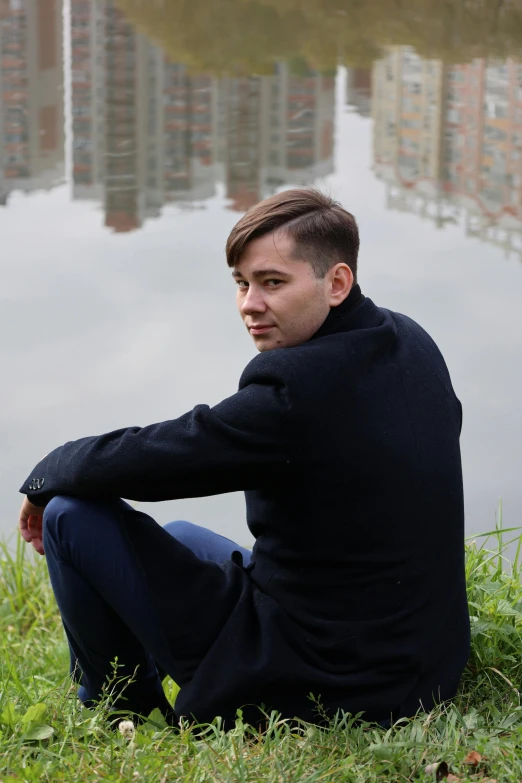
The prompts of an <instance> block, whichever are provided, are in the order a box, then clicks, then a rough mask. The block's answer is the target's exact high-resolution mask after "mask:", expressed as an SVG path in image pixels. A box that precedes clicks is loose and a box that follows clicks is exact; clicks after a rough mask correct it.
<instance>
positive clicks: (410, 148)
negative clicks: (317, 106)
mask: <svg viewBox="0 0 522 783" xmlns="http://www.w3.org/2000/svg"><path fill="white" fill-rule="evenodd" d="M373 85H374V88H373V118H374V166H375V173H376V175H377V176H378V177H379V178H381V179H382V180H384V181H385V182H386V184H387V205H388V207H389V208H390V209H397V210H402V211H410V212H414V213H416V214H418V215H419V216H421V217H423V218H427V219H430V220H432V221H433V222H434V223H435V224H436V225H437V226H438V227H441V226H443V225H444V224H445V223H454V222H457V221H460V220H462V221H463V223H464V227H465V230H466V233H467V234H468V235H469V236H472V237H477V238H479V239H481V240H483V241H485V242H488V243H491V244H494V245H497V246H499V247H500V248H502V249H503V250H504V251H505V252H506V253H507V254H508V255H509V254H510V253H512V252H513V253H515V254H517V255H518V256H519V257H520V258H522V155H521V153H522V65H521V64H519V63H516V62H514V61H513V60H506V61H503V62H499V61H495V62H489V61H488V60H485V59H475V60H473V61H472V62H471V63H469V64H465V65H447V64H444V63H442V62H441V61H440V60H427V59H423V58H421V57H419V56H418V55H417V54H415V53H414V51H413V50H412V49H410V48H409V47H395V48H392V49H390V50H389V51H388V52H387V54H386V56H385V57H383V58H382V59H380V60H378V61H377V62H376V63H375V64H374V67H373Z"/></svg>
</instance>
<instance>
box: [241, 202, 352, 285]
mask: <svg viewBox="0 0 522 783" xmlns="http://www.w3.org/2000/svg"><path fill="white" fill-rule="evenodd" d="M277 229H283V230H284V231H285V232H286V234H287V235H288V236H289V237H290V238H291V239H292V240H293V242H294V250H293V254H292V256H293V258H294V259H295V260H302V261H308V262H309V263H310V264H311V266H312V268H313V270H314V273H315V276H316V277H324V276H325V275H326V273H327V271H328V270H329V269H330V268H331V267H332V266H334V265H335V264H338V263H341V262H342V263H345V264H347V265H348V266H349V267H350V269H351V270H352V272H353V276H354V280H355V281H357V254H358V252H359V231H358V228H357V223H356V222H355V218H354V216H353V215H352V214H350V212H347V211H346V210H345V209H343V207H342V206H341V205H340V204H339V203H338V202H337V201H334V200H333V199H331V198H330V197H329V196H326V195H324V193H320V192H319V191H318V190H314V189H312V188H304V189H301V188H295V189H293V190H283V191H282V192H281V193H276V194H275V195H273V196H270V197H269V198H266V199H265V200H264V201H260V202H259V204H255V206H253V207H251V209H249V210H248V212H246V213H245V214H244V215H243V217H242V218H241V219H240V220H239V221H238V222H237V223H236V225H235V226H234V228H233V229H232V231H231V232H230V235H229V237H228V239H227V245H226V254H227V264H228V265H229V266H236V264H238V263H239V259H240V257H241V254H242V253H243V251H244V249H245V247H246V246H247V244H248V242H251V241H252V240H253V239H257V238H258V237H261V236H263V235H264V234H269V233H270V232H272V231H277Z"/></svg>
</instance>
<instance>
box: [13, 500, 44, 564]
mask: <svg viewBox="0 0 522 783" xmlns="http://www.w3.org/2000/svg"><path fill="white" fill-rule="evenodd" d="M43 513H44V510H43V508H41V507H40V506H35V505H33V503H31V501H30V500H29V499H28V498H27V497H26V498H24V502H23V503H22V508H21V509H20V516H19V519H18V525H19V527H20V533H21V535H22V538H23V539H24V540H25V541H27V543H28V544H32V545H33V547H34V548H35V549H36V551H37V552H38V554H39V555H45V552H44V548H43V544H42V523H43Z"/></svg>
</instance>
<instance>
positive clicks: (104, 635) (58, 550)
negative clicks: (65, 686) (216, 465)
mask: <svg viewBox="0 0 522 783" xmlns="http://www.w3.org/2000/svg"><path fill="white" fill-rule="evenodd" d="M44 547H45V553H46V556H47V563H48V566H49V574H50V578H51V584H52V587H53V590H54V594H55V596H56V601H57V603H58V607H59V609H60V613H61V616H62V620H63V624H64V627H65V632H66V634H67V639H68V641H69V646H70V650H71V671H72V672H73V675H74V677H75V679H76V680H77V681H78V682H79V683H80V688H79V691H78V695H79V697H80V699H81V700H82V701H83V702H84V703H85V704H86V705H87V706H90V705H92V704H93V703H94V702H96V701H98V700H99V699H100V697H101V696H102V695H103V690H104V687H107V683H108V681H109V679H110V678H111V677H112V683H111V685H110V686H109V690H111V692H112V697H111V704H112V707H113V708H114V709H124V710H128V711H131V712H136V713H139V714H142V715H148V714H149V713H150V712H151V711H152V710H153V709H154V708H155V707H159V709H160V710H161V711H162V712H163V713H165V714H167V713H168V712H169V711H170V705H169V704H168V702H167V699H166V697H165V694H164V692H163V688H162V685H161V676H162V675H163V674H164V673H168V674H170V675H171V676H172V677H173V679H174V680H175V681H176V682H177V683H178V684H179V685H182V684H183V683H184V682H186V681H187V680H188V679H190V677H191V675H192V673H193V672H194V670H195V668H197V666H198V664H199V662H200V661H201V660H202V658H203V657H204V655H205V653H206V651H207V649H208V647H209V645H210V644H211V643H212V640H213V638H215V635H216V634H217V632H218V631H219V628H220V625H221V624H222V622H223V621H224V619H225V618H226V616H227V612H228V603H229V601H230V598H229V597H228V595H229V592H230V591H227V589H226V587H227V585H226V576H225V572H224V570H223V569H222V568H221V564H222V563H223V562H224V561H226V560H228V559H230V558H231V556H232V552H234V551H239V552H241V554H242V556H243V562H244V564H245V565H247V564H248V562H249V560H250V552H249V550H247V549H244V548H242V547H240V546H238V545H237V544H235V543H234V542H233V541H230V540H229V539H227V538H224V537H223V536H219V535H218V534H217V533H213V532H211V531H210V530H206V529H205V528H202V527H198V526H197V525H192V524H190V523H189V522H171V523H169V524H168V525H166V526H165V527H161V526H160V525H158V524H157V523H156V522H155V521H154V520H153V519H152V518H151V517H150V516H148V515H147V514H144V513H143V512H141V511H137V510H136V509H134V508H132V506H130V505H129V504H128V503H125V502H124V501H123V500H118V501H111V502H108V503H103V502H92V501H85V500H80V499H77V498H71V497H55V498H53V500H51V502H50V503H49V504H48V506H47V507H46V509H45V513H44ZM202 617H204V618H205V622H204V623H203V622H201V618H202ZM209 618H210V619H209ZM115 659H117V668H116V670H115V668H114V666H113V662H114V661H115ZM217 676H219V675H218V673H217ZM129 677H132V682H131V683H130V684H127V683H128V678H129ZM115 678H117V680H120V683H121V680H122V678H125V680H126V681H127V682H126V683H125V684H124V686H123V691H122V690H121V689H122V685H121V684H120V685H118V684H117V682H116V681H115Z"/></svg>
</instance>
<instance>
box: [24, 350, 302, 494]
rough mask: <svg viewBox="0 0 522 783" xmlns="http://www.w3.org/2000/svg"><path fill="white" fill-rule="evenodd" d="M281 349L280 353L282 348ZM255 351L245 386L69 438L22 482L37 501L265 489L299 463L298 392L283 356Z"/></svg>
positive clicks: (26, 492) (247, 370)
mask: <svg viewBox="0 0 522 783" xmlns="http://www.w3.org/2000/svg"><path fill="white" fill-rule="evenodd" d="M277 353H279V352H277ZM264 357H265V354H260V355H259V356H258V357H256V358H255V359H254V360H253V361H252V362H250V364H249V365H248V367H247V368H246V370H245V371H244V373H243V375H242V377H241V381H240V388H239V391H238V392H237V393H236V394H234V395H233V396H232V397H229V398H227V399H225V400H223V401H222V402H220V403H219V404H218V405H216V406H215V407H212V408H210V407H209V406H208V405H197V406H196V407H195V408H194V409H193V410H192V411H190V412H188V413H186V414H184V415H183V416H180V417H179V418H177V419H172V420H170V421H164V422H161V423H158V424H151V425H149V426H147V427H129V428H125V429H120V430H115V431H113V432H108V433H106V434H103V435H98V436H93V437H87V438H81V439H80V440H76V441H70V442H68V443H65V444H64V445H63V446H60V447H59V448H57V449H54V451H51V452H50V453H49V454H48V455H47V456H46V457H45V458H44V459H43V460H41V461H40V462H39V463H38V464H37V465H36V467H35V468H34V470H33V471H31V474H30V475H29V476H28V478H27V479H26V480H25V482H24V483H23V485H22V487H21V488H20V492H22V493H24V494H26V495H27V496H28V498H29V500H30V501H31V502H32V503H34V504H35V505H40V506H43V505H45V504H46V503H48V502H49V500H50V499H51V498H52V497H54V496H55V495H71V496H75V497H83V498H91V499H105V498H107V499H109V498H114V497H123V498H128V499H130V500H141V501H159V500H173V499H176V498H185V497H200V496H204V495H215V494H220V493H224V492H234V491H236V490H245V489H258V488H262V487H263V486H264V485H265V484H266V483H267V482H268V481H269V480H270V481H273V480H274V478H277V477H279V478H281V479H282V480H284V477H285V475H286V474H287V472H288V471H289V469H290V466H291V463H292V451H293V445H292V443H293V438H292V429H293V426H292V423H291V420H292V403H291V399H292V393H291V391H290V389H289V385H288V377H287V376H288V372H287V371H281V363H280V362H277V361H275V362H274V361H273V360H271V361H269V360H268V358H267V359H265V358H264Z"/></svg>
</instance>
